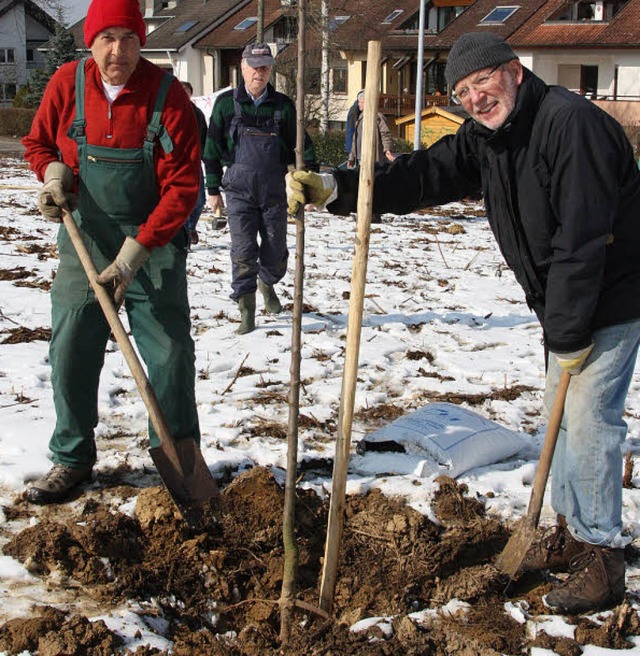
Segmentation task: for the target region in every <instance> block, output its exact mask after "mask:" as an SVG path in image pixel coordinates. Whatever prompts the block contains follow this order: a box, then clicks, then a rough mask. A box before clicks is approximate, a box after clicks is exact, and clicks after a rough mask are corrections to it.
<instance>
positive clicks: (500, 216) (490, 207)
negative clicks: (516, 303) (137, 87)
mask: <svg viewBox="0 0 640 656" xmlns="http://www.w3.org/2000/svg"><path fill="white" fill-rule="evenodd" d="M524 73H525V75H524V80H523V82H522V84H521V86H520V88H519V91H518V98H517V101H516V107H515V108H514V110H513V112H512V114H511V115H510V117H509V118H508V119H507V121H505V124H504V125H503V126H502V127H501V128H499V129H498V130H495V131H493V130H489V129H487V128H485V127H483V126H482V125H480V124H478V123H476V122H475V121H473V120H472V119H467V121H466V122H465V123H464V124H463V125H462V126H461V127H460V129H459V130H458V132H457V133H456V134H455V135H450V136H447V137H444V138H443V139H441V140H440V141H438V142H437V143H435V144H434V145H433V146H432V147H431V148H429V149H428V150H423V151H416V152H414V153H412V154H411V155H407V156H401V157H398V158H397V159H396V160H395V161H394V162H392V163H388V164H383V165H381V166H378V167H377V168H376V176H375V185H374V200H373V211H374V212H376V213H383V212H391V213H394V214H406V213H409V212H411V211H413V210H415V209H417V208H419V207H430V206H433V205H439V204H442V203H445V202H450V201H453V200H458V199H462V198H465V197H467V196H470V195H472V194H474V193H476V192H477V191H478V190H480V189H482V193H483V195H484V200H485V207H486V211H487V217H488V219H489V223H490V225H491V228H492V230H493V233H494V235H495V237H496V239H497V241H498V244H499V246H500V250H501V251H502V254H503V256H504V258H505V260H506V262H507V264H508V265H509V267H510V268H511V269H512V270H513V272H514V274H515V276H516V279H517V280H518V282H519V283H520V285H521V286H522V288H523V289H524V292H525V295H526V299H527V302H528V304H529V307H531V308H532V309H533V310H534V311H535V312H536V314H537V316H538V318H539V320H540V322H541V324H542V327H543V330H544V335H545V340H546V344H547V347H548V348H549V349H550V350H551V351H554V352H557V353H567V352H571V351H575V350H578V349H580V348H583V347H585V346H587V345H588V344H589V343H590V341H591V337H592V331H593V330H594V329H596V328H600V327H603V326H610V325H614V324H618V323H623V322H625V321H629V320H633V319H638V318H640V173H639V171H638V167H637V164H636V163H635V161H634V158H633V152H632V149H631V145H630V143H629V141H628V139H627V137H626V135H625V133H624V131H623V130H622V128H621V127H620V125H619V124H618V123H617V122H616V121H615V120H614V119H613V118H611V117H610V116H609V115H608V114H606V113H605V112H604V111H602V110H601V109H599V108H598V107H597V106H596V105H594V104H593V103H592V102H590V101H588V100H586V99H584V98H582V97H581V96H578V95H577V94H575V93H573V92H570V91H568V90H567V89H564V88H563V87H558V86H547V85H546V84H545V83H544V82H543V81H542V80H541V79H540V78H538V77H536V76H535V75H534V74H533V73H531V71H529V70H527V69H525V70H524ZM334 174H335V176H336V178H337V180H338V199H337V200H336V201H335V202H333V203H332V204H330V205H329V207H328V209H329V211H330V212H334V213H336V214H346V213H348V212H351V211H354V210H355V207H356V201H357V174H356V173H354V172H353V171H343V170H340V171H335V172H334ZM398 190H402V191H401V193H399V192H398Z"/></svg>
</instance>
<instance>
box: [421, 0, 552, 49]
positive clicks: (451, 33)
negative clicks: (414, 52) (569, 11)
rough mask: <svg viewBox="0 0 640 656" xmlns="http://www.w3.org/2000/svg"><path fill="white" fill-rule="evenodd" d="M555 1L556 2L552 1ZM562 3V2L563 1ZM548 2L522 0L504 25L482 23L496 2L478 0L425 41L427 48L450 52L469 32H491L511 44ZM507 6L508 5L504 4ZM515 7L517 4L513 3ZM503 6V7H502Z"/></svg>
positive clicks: (494, 0) (492, 0)
mask: <svg viewBox="0 0 640 656" xmlns="http://www.w3.org/2000/svg"><path fill="white" fill-rule="evenodd" d="M552 1H555V0H552ZM561 1H562V0H561ZM545 2H546V0H522V1H521V2H518V5H519V9H518V10H517V11H516V12H515V13H513V14H512V15H511V16H509V18H507V20H505V21H504V23H481V22H480V21H481V20H482V19H483V18H484V17H485V16H486V15H487V14H488V13H489V12H490V11H491V10H492V9H495V8H496V6H498V5H499V3H498V2H496V0H476V1H475V2H474V3H473V4H472V5H471V6H470V7H468V8H467V9H465V10H464V11H463V12H462V14H460V16H458V17H457V18H456V19H455V20H454V21H452V22H451V23H449V25H447V27H445V28H444V30H442V32H440V33H439V34H437V35H436V36H435V37H434V38H433V39H429V40H428V42H427V41H425V48H429V49H432V50H449V49H450V48H451V46H452V45H453V44H454V43H455V42H456V40H457V39H458V37H460V36H462V35H463V34H466V33H467V32H478V31H484V30H487V31H490V32H493V33H495V34H497V35H499V36H501V37H503V38H505V39H508V40H509V42H510V43H511V39H510V37H511V35H512V34H513V33H514V32H516V30H518V29H519V28H520V26H521V25H522V24H523V23H525V22H526V21H527V20H528V19H529V18H530V17H531V16H532V14H534V13H535V12H536V11H538V10H539V8H540V7H542V6H543V5H544V3H545ZM502 4H507V3H502ZM513 4H514V5H515V3H513ZM500 6H501V5H500Z"/></svg>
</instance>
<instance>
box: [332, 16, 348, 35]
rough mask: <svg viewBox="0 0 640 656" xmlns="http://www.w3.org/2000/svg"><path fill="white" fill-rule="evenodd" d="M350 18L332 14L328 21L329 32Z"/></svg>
mask: <svg viewBox="0 0 640 656" xmlns="http://www.w3.org/2000/svg"><path fill="white" fill-rule="evenodd" d="M349 18H351V17H350V16H334V17H333V18H332V19H331V20H330V21H329V32H333V30H335V29H336V27H340V25H342V23H345V22H346V21H348V20H349Z"/></svg>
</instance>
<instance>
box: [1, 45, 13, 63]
mask: <svg viewBox="0 0 640 656" xmlns="http://www.w3.org/2000/svg"><path fill="white" fill-rule="evenodd" d="M15 60H16V51H15V50H14V49H13V48H0V64H13V63H14V62H15Z"/></svg>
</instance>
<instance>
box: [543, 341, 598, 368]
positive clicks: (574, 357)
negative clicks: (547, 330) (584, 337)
mask: <svg viewBox="0 0 640 656" xmlns="http://www.w3.org/2000/svg"><path fill="white" fill-rule="evenodd" d="M591 351H593V342H592V343H591V344H589V346H585V347H584V348H583V349H579V350H577V351H572V352H571V353H553V355H555V357H556V358H557V359H558V364H559V365H560V367H561V368H562V370H563V371H566V372H567V373H569V374H571V375H572V376H577V375H578V374H579V373H580V372H581V371H582V367H583V366H584V363H585V361H586V360H587V358H588V357H589V354H590V353H591Z"/></svg>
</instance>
